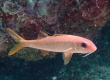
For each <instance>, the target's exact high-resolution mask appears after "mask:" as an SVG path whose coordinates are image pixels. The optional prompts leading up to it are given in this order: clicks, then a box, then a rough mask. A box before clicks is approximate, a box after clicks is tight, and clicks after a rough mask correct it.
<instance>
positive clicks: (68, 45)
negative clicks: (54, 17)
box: [6, 28, 97, 65]
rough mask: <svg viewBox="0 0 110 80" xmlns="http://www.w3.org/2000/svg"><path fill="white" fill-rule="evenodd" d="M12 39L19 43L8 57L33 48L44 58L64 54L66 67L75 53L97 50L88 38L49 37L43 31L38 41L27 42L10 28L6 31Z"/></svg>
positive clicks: (57, 35)
mask: <svg viewBox="0 0 110 80" xmlns="http://www.w3.org/2000/svg"><path fill="white" fill-rule="evenodd" d="M6 30H7V32H8V33H9V34H10V35H11V37H12V38H13V39H14V40H15V41H16V42H17V44H15V45H14V47H13V48H12V49H11V50H10V51H9V53H8V56H11V55H13V54H15V53H16V52H17V51H19V50H20V49H22V48H24V47H31V48H36V49H40V50H41V53H42V54H43V56H46V55H47V54H48V53H49V52H50V51H51V52H63V54H62V57H63V60H64V65H66V64H68V63H69V61H70V59H71V57H72V55H73V53H82V54H85V53H93V52H94V51H96V50H97V47H96V46H95V44H94V43H93V42H92V41H91V40H89V39H86V38H83V37H80V36H75V35H68V34H55V35H53V36H48V35H47V34H46V33H44V32H43V31H40V33H39V35H38V38H37V39H36V40H25V39H23V38H22V37H21V36H19V35H18V34H17V33H15V32H14V31H13V30H11V29H10V28H7V29H6Z"/></svg>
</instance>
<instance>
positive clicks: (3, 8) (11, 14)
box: [0, 0, 110, 80]
mask: <svg viewBox="0 0 110 80" xmlns="http://www.w3.org/2000/svg"><path fill="white" fill-rule="evenodd" d="M6 28H11V29H13V30H14V31H15V32H17V33H18V34H19V35H20V36H22V37H23V38H25V39H27V40H33V39H37V36H38V34H39V31H40V30H42V31H44V32H46V33H47V34H48V35H53V34H56V33H60V34H62V33H65V34H71V35H78V36H82V37H85V38H88V39H90V40H92V41H93V42H94V43H95V44H96V46H97V51H96V52H94V53H92V54H90V55H88V56H86V57H83V55H82V54H73V56H72V59H71V60H70V62H69V63H68V64H67V65H64V62H63V59H62V53H60V54H57V53H53V52H51V53H49V54H48V55H47V56H45V57H44V56H42V54H41V52H40V51H39V50H37V49H32V48H24V49H22V50H20V51H19V52H17V53H16V54H14V55H13V56H11V57H9V56H8V52H9V51H10V49H11V48H12V47H13V45H14V44H16V42H15V41H14V40H13V39H12V38H11V36H10V35H9V34H8V33H7V32H6ZM0 80H110V1H109V0H23V1H21V0H15V1H14V0H0Z"/></svg>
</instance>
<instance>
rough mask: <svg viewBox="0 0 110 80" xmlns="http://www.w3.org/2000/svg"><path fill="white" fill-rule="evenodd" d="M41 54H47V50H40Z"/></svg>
mask: <svg viewBox="0 0 110 80" xmlns="http://www.w3.org/2000/svg"><path fill="white" fill-rule="evenodd" d="M40 51H41V53H42V55H43V56H46V55H48V53H49V51H45V50H40Z"/></svg>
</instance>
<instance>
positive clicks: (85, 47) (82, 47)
mask: <svg viewBox="0 0 110 80" xmlns="http://www.w3.org/2000/svg"><path fill="white" fill-rule="evenodd" d="M76 42H77V44H76V45H77V46H76V50H77V51H76V52H77V53H93V52H95V51H96V50H97V47H96V45H95V44H94V43H93V42H92V41H91V40H89V39H86V38H82V37H80V38H79V40H77V41H76Z"/></svg>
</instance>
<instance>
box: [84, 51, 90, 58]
mask: <svg viewBox="0 0 110 80" xmlns="http://www.w3.org/2000/svg"><path fill="white" fill-rule="evenodd" d="M91 53H92V52H89V53H87V54H85V55H84V56H83V57H86V56H88V55H90V54H91Z"/></svg>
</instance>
